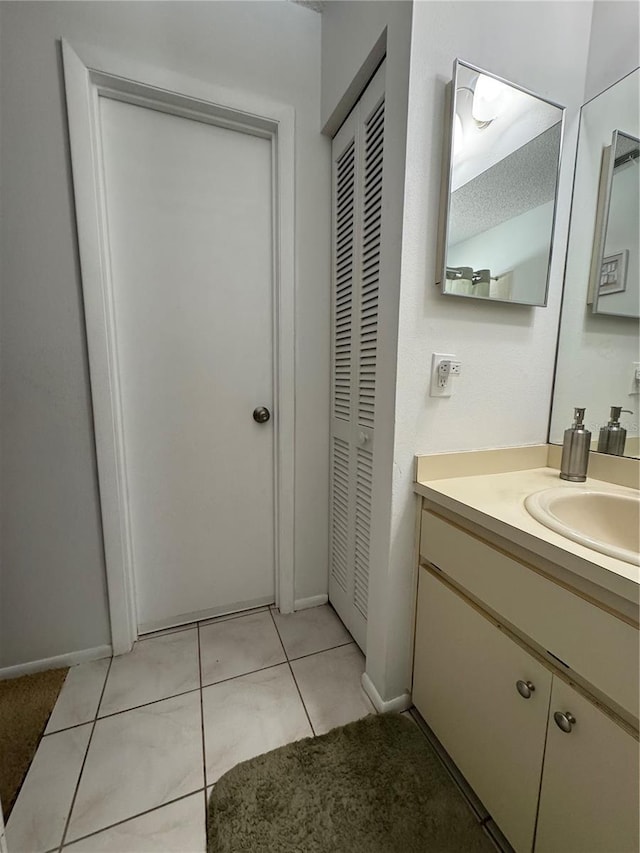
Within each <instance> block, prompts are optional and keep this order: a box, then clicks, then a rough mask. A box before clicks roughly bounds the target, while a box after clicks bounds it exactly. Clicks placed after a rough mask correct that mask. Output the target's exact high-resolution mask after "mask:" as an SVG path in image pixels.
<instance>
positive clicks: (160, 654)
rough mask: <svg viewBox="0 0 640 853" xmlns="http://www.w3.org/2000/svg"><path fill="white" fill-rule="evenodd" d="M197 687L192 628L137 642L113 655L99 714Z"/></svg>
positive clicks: (153, 700) (196, 662)
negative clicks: (127, 649) (123, 653)
mask: <svg viewBox="0 0 640 853" xmlns="http://www.w3.org/2000/svg"><path fill="white" fill-rule="evenodd" d="M199 686H200V679H199V675H198V632H197V630H196V629H195V628H190V629H189V630H188V631H179V632H178V633H175V634H166V635H165V636H162V637H154V638H153V639H149V640H142V641H141V642H139V643H136V645H135V647H134V649H133V651H132V652H129V654H127V655H120V657H115V658H114V659H113V662H112V664H111V670H110V671H109V677H108V678H107V686H106V687H105V691H104V696H103V698H102V702H101V704H100V714H99V715H100V716H101V717H103V716H105V715H106V714H114V713H116V712H117V711H125V710H126V709H127V708H134V707H136V706H137V705H144V704H145V703H146V702H155V701H156V700H157V699H166V698H168V697H169V696H175V695H176V694H178V693H184V692H185V691H187V690H195V689H196V688H198V687H199Z"/></svg>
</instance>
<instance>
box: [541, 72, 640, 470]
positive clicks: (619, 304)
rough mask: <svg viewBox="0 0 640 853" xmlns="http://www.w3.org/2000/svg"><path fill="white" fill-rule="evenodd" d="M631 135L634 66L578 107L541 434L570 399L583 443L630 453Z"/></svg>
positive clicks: (634, 276) (636, 376) (636, 337)
mask: <svg viewBox="0 0 640 853" xmlns="http://www.w3.org/2000/svg"><path fill="white" fill-rule="evenodd" d="M638 138H640V70H638V69H636V70H635V71H634V72H633V73H631V74H629V75H627V76H626V77H624V78H622V80H619V81H618V82H617V83H615V84H614V85H613V86H611V87H610V88H609V89H607V90H605V91H604V92H602V93H601V94H600V95H598V96H597V97H595V98H593V99H592V100H591V101H589V102H588V103H587V104H585V105H584V106H583V108H582V111H581V115H580V130H579V136H578V151H577V157H576V172H575V182H574V190H573V201H572V205H571V222H570V229H569V243H568V249H567V265H566V274H565V283H564V297H563V304H562V317H561V323H560V335H559V339H558V357H557V364H556V380H555V388H554V396H553V406H552V411H551V427H550V431H549V441H551V442H552V443H555V444H561V443H562V434H563V431H564V429H565V428H566V427H567V426H568V425H569V421H570V419H571V413H572V412H573V409H574V407H575V406H581V407H585V408H586V417H585V425H586V426H587V428H588V429H589V430H591V434H592V445H591V449H592V450H599V451H600V452H605V453H609V454H614V455H625V456H635V457H637V456H639V455H640V454H639V451H640V439H639V437H638V420H639V416H638V412H639V410H640V323H639V322H638V315H639V314H640V310H639V308H640V294H639V292H638V287H639V285H638V232H639V226H638V204H639V201H638V199H639V196H640V184H639V179H638V156H637V154H636V153H635V152H637V150H638ZM607 187H609V189H608V190H607ZM603 200H604V201H603ZM605 202H606V203H605ZM605 214H606V215H605ZM594 235H595V239H594ZM614 262H615V263H614ZM589 303H593V305H592V304H589ZM603 429H604V433H603V432H602V431H603ZM612 433H615V435H614V436H612ZM612 437H613V438H615V440H614V441H612V440H611V438H612ZM605 439H606V440H605Z"/></svg>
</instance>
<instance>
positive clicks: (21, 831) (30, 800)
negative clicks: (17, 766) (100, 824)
mask: <svg viewBox="0 0 640 853" xmlns="http://www.w3.org/2000/svg"><path fill="white" fill-rule="evenodd" d="M91 728H92V727H91V725H86V726H79V727H78V728H74V729H68V730H67V731H64V732H58V733H57V734H52V735H50V736H49V737H46V738H43V739H42V740H41V741H40V746H39V747H38V751H37V752H36V755H35V758H34V759H33V762H32V764H31V767H30V768H29V772H28V774H27V778H26V779H25V781H24V783H23V785H22V789H21V791H20V794H19V796H18V800H17V802H16V804H15V805H14V807H13V811H12V812H11V817H10V818H9V822H8V824H7V845H8V848H9V850H10V851H11V853H43V852H44V851H46V850H51V849H52V848H53V847H57V846H58V845H59V844H60V842H61V841H62V833H63V832H64V827H65V823H66V820H67V815H68V814H69V809H70V807H71V800H72V799H73V794H74V791H75V789H76V783H77V782H78V776H79V775H80V768H81V767H82V762H83V760H84V756H85V752H86V749H87V744H88V743H89V737H90V735H91Z"/></svg>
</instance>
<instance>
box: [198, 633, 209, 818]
mask: <svg viewBox="0 0 640 853" xmlns="http://www.w3.org/2000/svg"><path fill="white" fill-rule="evenodd" d="M198 678H199V680H200V688H199V691H198V692H199V693H200V733H201V736H202V774H203V779H204V798H205V803H206V799H207V750H206V747H205V735H204V703H203V700H202V651H201V648H200V625H198ZM205 813H206V812H205Z"/></svg>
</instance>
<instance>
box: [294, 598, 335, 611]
mask: <svg viewBox="0 0 640 853" xmlns="http://www.w3.org/2000/svg"><path fill="white" fill-rule="evenodd" d="M328 601H329V596H328V595H312V596H311V598H296V600H295V601H294V603H293V609H294V610H307V609H308V608H309V607H320V606H321V605H322V604H326V603H327V602H328Z"/></svg>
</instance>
